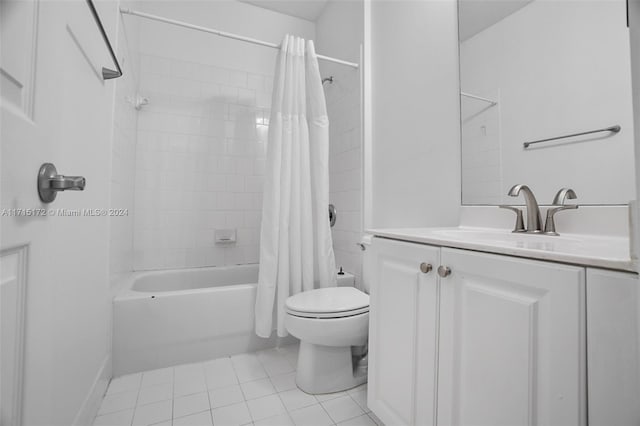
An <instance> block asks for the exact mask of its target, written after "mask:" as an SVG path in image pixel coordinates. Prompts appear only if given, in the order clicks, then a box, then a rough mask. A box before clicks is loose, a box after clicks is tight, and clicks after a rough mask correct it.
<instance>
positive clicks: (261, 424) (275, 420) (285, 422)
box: [253, 413, 294, 426]
mask: <svg viewBox="0 0 640 426" xmlns="http://www.w3.org/2000/svg"><path fill="white" fill-rule="evenodd" d="M253 424H254V426H294V424H293V420H291V417H289V415H288V414H287V413H282V414H279V415H277V416H275V417H269V418H266V419H262V420H258V421H257V422H254V423H253Z"/></svg>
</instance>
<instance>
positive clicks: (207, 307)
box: [113, 265, 276, 376]
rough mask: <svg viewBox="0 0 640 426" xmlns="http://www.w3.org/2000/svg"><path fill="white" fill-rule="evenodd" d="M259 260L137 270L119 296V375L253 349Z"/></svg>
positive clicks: (258, 343) (265, 343)
mask: <svg viewBox="0 0 640 426" xmlns="http://www.w3.org/2000/svg"><path fill="white" fill-rule="evenodd" d="M257 282H258V265H239V266H224V267H212V268H195V269H180V270H168V271H153V272H136V273H134V274H132V276H131V278H130V279H128V280H127V282H126V283H125V284H124V285H123V288H122V289H121V291H120V292H119V293H118V295H117V296H116V297H115V298H114V318H113V326H114V327H113V357H114V358H113V370H114V371H113V373H114V376H119V375H122V374H127V373H133V372H138V371H144V370H150V369H155V368H161V367H167V366H170V365H176V364H182V363H189V362H198V361H204V360H207V359H213V358H217V357H222V356H227V355H234V354H238V353H243V352H251V351H256V350H260V349H263V348H267V347H273V346H275V344H276V341H275V339H274V338H272V339H261V338H259V337H257V336H256V335H255V333H254V331H253V330H254V324H253V322H254V314H253V310H254V304H255V297H256V285H257V284H256V283H257Z"/></svg>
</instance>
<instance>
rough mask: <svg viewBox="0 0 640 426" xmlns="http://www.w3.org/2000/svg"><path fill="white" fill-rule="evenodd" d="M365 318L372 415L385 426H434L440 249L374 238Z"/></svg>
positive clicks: (369, 400) (369, 398)
mask: <svg viewBox="0 0 640 426" xmlns="http://www.w3.org/2000/svg"><path fill="white" fill-rule="evenodd" d="M371 249H372V250H373V253H371V255H372V256H374V259H375V261H374V262H372V264H374V265H375V273H374V274H372V275H373V279H372V283H371V284H372V285H371V310H370V316H369V321H370V323H369V396H368V404H369V407H370V408H371V410H372V411H373V412H374V413H375V414H376V415H377V416H378V417H379V418H380V419H381V420H382V421H383V422H384V423H385V424H388V425H394V426H395V425H413V424H419V425H433V424H434V422H435V400H436V398H435V374H436V371H437V367H436V352H437V349H436V345H437V334H436V330H437V291H438V289H437V279H436V274H435V270H432V271H431V272H428V273H423V272H421V270H420V264H421V263H423V262H424V263H426V264H431V265H433V268H434V269H435V268H436V267H437V265H438V255H439V252H440V249H439V248H436V247H430V246H425V245H419V244H411V243H404V242H398V241H391V240H381V239H378V238H376V239H375V240H374V243H373V244H372V246H371Z"/></svg>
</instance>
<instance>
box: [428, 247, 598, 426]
mask: <svg viewBox="0 0 640 426" xmlns="http://www.w3.org/2000/svg"><path fill="white" fill-rule="evenodd" d="M441 263H442V265H445V266H448V267H449V268H450V269H451V274H450V275H449V276H447V277H445V278H442V279H441V284H440V288H441V290H440V291H441V293H440V297H441V298H440V301H441V305H440V355H439V375H438V425H440V426H446V425H474V426H480V425H487V426H500V425H504V426H518V425H562V426H570V425H583V424H586V418H585V417H586V416H585V413H586V406H585V404H586V400H585V398H586V392H585V373H586V365H585V309H584V303H585V301H584V292H585V290H584V285H585V284H584V281H585V278H584V269H583V268H578V267H573V266H565V265H559V264H553V263H545V262H539V261H531V260H525V259H519V258H513V257H508V256H497V255H490V254H484V253H478V252H471V251H464V250H455V249H448V248H443V249H442V254H441Z"/></svg>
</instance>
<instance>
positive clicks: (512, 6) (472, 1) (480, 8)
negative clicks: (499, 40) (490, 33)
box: [458, 0, 533, 41]
mask: <svg viewBox="0 0 640 426" xmlns="http://www.w3.org/2000/svg"><path fill="white" fill-rule="evenodd" d="M531 1H533V0H460V2H459V4H460V6H459V9H458V15H459V22H460V24H459V25H460V40H461V41H464V40H467V39H469V38H471V37H473V36H474V35H476V34H478V33H479V32H481V31H483V30H485V29H487V28H489V27H490V26H492V25H493V24H495V23H496V22H498V21H500V20H502V19H504V18H506V17H507V16H509V15H511V14H512V13H515V12H517V11H518V10H520V9H522V8H523V7H525V6H526V5H527V4H529V3H530V2H531Z"/></svg>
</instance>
